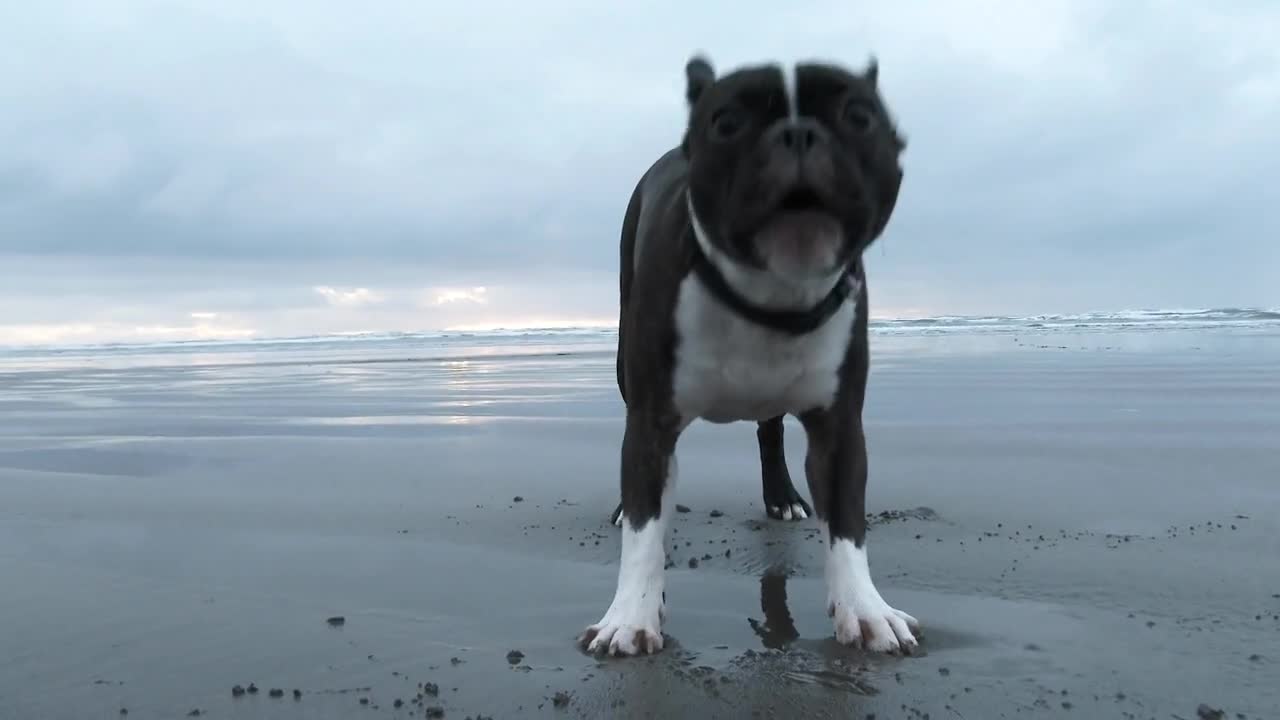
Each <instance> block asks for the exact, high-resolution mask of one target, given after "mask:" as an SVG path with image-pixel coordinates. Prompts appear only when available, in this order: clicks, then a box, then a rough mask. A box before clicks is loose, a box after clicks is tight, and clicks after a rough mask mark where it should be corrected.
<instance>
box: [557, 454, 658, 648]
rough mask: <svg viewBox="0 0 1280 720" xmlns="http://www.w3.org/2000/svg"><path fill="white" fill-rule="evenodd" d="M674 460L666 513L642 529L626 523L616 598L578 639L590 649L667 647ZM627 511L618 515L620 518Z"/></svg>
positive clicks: (623, 526)
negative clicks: (664, 596)
mask: <svg viewBox="0 0 1280 720" xmlns="http://www.w3.org/2000/svg"><path fill="white" fill-rule="evenodd" d="M675 464H676V463H675V459H674V458H672V460H671V462H670V464H669V466H668V471H667V485H666V490H665V492H663V495H662V513H661V514H660V515H659V516H658V517H656V518H653V519H651V520H649V522H647V523H645V526H644V527H643V528H641V529H640V530H639V531H637V530H635V528H634V527H632V525H631V522H630V521H627V522H625V523H622V561H621V563H620V564H619V567H618V585H617V589H616V590H615V591H614V595H613V602H612V603H611V604H610V605H609V609H608V610H607V611H605V614H604V617H603V618H601V619H600V622H597V623H595V624H594V625H591V626H589V627H588V628H587V629H586V631H585V632H584V633H583V634H582V636H581V637H580V638H579V641H580V642H584V643H586V649H587V652H590V653H593V654H594V653H601V652H607V653H608V654H610V655H638V654H640V653H656V652H658V651H659V650H661V649H662V645H663V640H662V621H663V619H664V618H665V616H666V608H665V606H664V603H663V599H662V593H663V591H664V590H665V589H666V570H665V565H666V559H667V557H666V551H665V550H664V548H663V541H664V540H665V539H666V534H667V523H668V521H669V520H670V518H671V513H672V512H674V510H675V508H674V500H673V493H672V490H673V489H674V488H673V486H674V484H675V474H676V467H675ZM622 517H623V516H619V520H621V519H622Z"/></svg>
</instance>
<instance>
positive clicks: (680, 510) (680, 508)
mask: <svg viewBox="0 0 1280 720" xmlns="http://www.w3.org/2000/svg"><path fill="white" fill-rule="evenodd" d="M676 512H678V513H687V512H693V511H692V510H690V509H689V506H688V505H676Z"/></svg>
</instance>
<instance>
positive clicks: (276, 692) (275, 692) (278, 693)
mask: <svg viewBox="0 0 1280 720" xmlns="http://www.w3.org/2000/svg"><path fill="white" fill-rule="evenodd" d="M267 694H268V695H270V696H271V697H273V698H281V697H284V691H283V690H281V689H280V688H271V689H270V690H268V691H267Z"/></svg>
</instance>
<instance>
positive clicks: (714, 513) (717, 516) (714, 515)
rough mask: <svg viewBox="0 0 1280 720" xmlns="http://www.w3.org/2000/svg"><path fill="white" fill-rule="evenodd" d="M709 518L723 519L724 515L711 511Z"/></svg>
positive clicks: (717, 511)
mask: <svg viewBox="0 0 1280 720" xmlns="http://www.w3.org/2000/svg"><path fill="white" fill-rule="evenodd" d="M711 517H713V518H721V517H724V513H722V512H720V511H719V510H712V511H711Z"/></svg>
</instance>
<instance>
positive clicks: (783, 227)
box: [756, 210, 841, 273]
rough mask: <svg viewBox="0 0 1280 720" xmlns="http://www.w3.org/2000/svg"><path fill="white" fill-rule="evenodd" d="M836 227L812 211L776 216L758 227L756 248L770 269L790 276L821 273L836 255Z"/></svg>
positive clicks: (839, 234)
mask: <svg viewBox="0 0 1280 720" xmlns="http://www.w3.org/2000/svg"><path fill="white" fill-rule="evenodd" d="M840 242H841V229H840V224H839V223H838V222H837V221H836V220H835V218H833V217H831V216H830V215H828V214H826V213H823V212H818V211H814V210H794V211H788V212H782V213H779V214H778V215H777V216H775V217H774V218H772V219H771V220H770V221H769V222H768V223H766V224H765V226H764V227H763V228H761V230H760V233H759V234H758V235H757V236H756V249H757V250H758V251H759V253H760V256H761V258H762V259H763V260H764V261H765V263H766V264H767V265H768V266H769V267H772V268H776V269H778V270H782V271H785V272H791V273H811V272H822V271H825V270H826V269H828V268H830V267H831V266H832V265H834V264H835V262H836V259H837V258H838V257H839V255H840Z"/></svg>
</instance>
